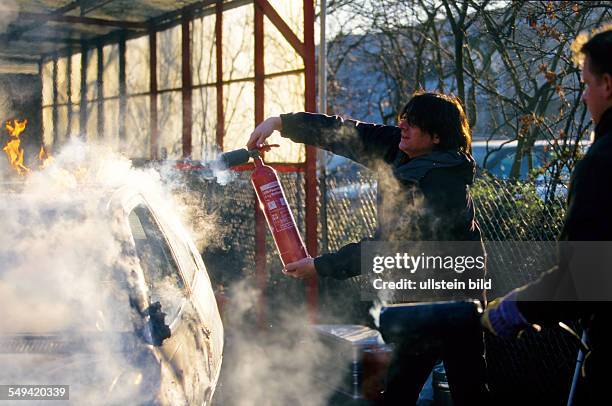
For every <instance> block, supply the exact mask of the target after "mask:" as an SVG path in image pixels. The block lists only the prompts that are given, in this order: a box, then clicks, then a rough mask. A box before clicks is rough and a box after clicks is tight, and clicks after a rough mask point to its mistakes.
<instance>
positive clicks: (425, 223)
mask: <svg viewBox="0 0 612 406" xmlns="http://www.w3.org/2000/svg"><path fill="white" fill-rule="evenodd" d="M398 121H399V126H398V127H395V126H386V125H378V124H369V123H363V122H359V121H355V120H350V119H342V118H341V117H339V116H327V115H323V114H314V113H304V112H302V113H290V114H281V115H280V116H276V117H270V118H268V119H266V120H264V121H263V122H262V123H261V124H259V125H258V126H257V127H256V128H255V130H254V131H253V133H252V134H251V136H250V139H249V141H248V143H247V147H248V148H249V149H253V148H256V147H261V146H262V145H264V142H265V140H266V139H267V138H268V137H269V136H270V135H271V134H272V133H273V132H274V131H279V132H280V133H281V135H282V136H284V137H287V138H290V139H291V140H292V141H294V142H299V143H304V144H308V145H312V146H315V147H319V148H322V149H325V150H328V151H331V152H333V153H335V154H338V155H342V156H344V157H346V158H349V159H351V160H353V161H355V162H358V163H360V164H362V165H364V166H366V167H368V168H370V169H373V170H375V171H376V172H377V173H378V175H379V179H378V228H377V230H376V234H375V236H374V240H381V241H402V240H404V241H481V235H480V229H479V227H478V224H477V223H476V220H475V213H474V207H473V204H472V199H471V196H470V194H469V190H468V186H469V185H470V184H472V182H473V178H474V175H475V168H476V165H475V162H474V159H473V158H472V156H471V135H470V128H469V125H468V122H467V118H466V116H465V113H464V111H463V108H462V106H461V103H460V102H459V100H458V99H457V98H456V97H454V96H449V95H445V94H441V93H423V92H420V93H416V94H415V95H414V96H413V98H412V99H411V100H410V101H409V102H408V103H407V104H406V105H405V106H404V108H403V109H402V110H401V113H400V115H399V117H398ZM362 241H363V240H362ZM360 249H361V242H357V243H351V244H348V245H346V246H344V247H342V248H341V249H340V250H339V251H338V252H335V253H328V254H323V255H321V256H319V257H317V258H310V257H308V258H305V259H302V260H299V261H296V262H293V263H289V264H286V265H285V269H284V270H283V272H284V273H285V274H286V275H288V276H291V277H295V278H309V277H312V276H314V275H315V274H318V275H319V276H321V277H332V278H336V279H345V278H349V277H352V276H356V275H359V274H360V273H361V255H360V252H361V251H360ZM477 299H481V300H484V292H483V296H482V297H479V298H477ZM483 348H484V346H483V340H482V333H481V332H469V333H467V334H465V335H464V336H463V337H461V338H460V337H454V338H453V340H452V342H449V343H448V348H445V350H444V352H443V354H442V353H441V352H440V351H433V350H432V351H431V352H429V353H423V354H418V355H410V356H399V355H398V354H399V353H401V352H400V351H398V352H397V353H396V359H395V360H394V361H393V362H392V364H391V367H390V372H389V376H388V380H387V391H386V392H385V395H384V402H383V403H384V404H388V405H396V404H410V403H415V402H416V400H417V399H418V395H419V392H420V390H421V388H422V387H423V384H424V382H425V380H426V379H427V377H428V375H429V373H430V372H431V369H432V367H433V366H434V365H435V363H436V362H437V361H438V360H439V359H443V361H444V363H445V367H446V372H447V376H448V380H449V384H450V387H451V392H452V395H453V399H454V401H455V403H456V404H458V405H460V404H470V405H474V404H484V399H485V396H486V392H487V389H486V384H485V363H484V357H483Z"/></svg>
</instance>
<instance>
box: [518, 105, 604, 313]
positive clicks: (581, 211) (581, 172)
mask: <svg viewBox="0 0 612 406" xmlns="http://www.w3.org/2000/svg"><path fill="white" fill-rule="evenodd" d="M611 133H612V108H610V109H608V110H606V111H605V113H604V114H603V116H602V118H601V120H600V122H599V124H598V125H597V127H596V128H595V140H594V142H593V144H592V145H591V147H590V148H589V150H588V151H587V153H586V155H585V156H584V158H583V159H582V160H581V161H580V162H578V163H577V164H576V168H575V170H574V172H573V173H572V177H571V179H570V186H569V192H568V200H567V201H568V207H567V212H566V215H565V221H564V224H563V229H562V231H561V235H560V237H559V240H560V241H612V134H611ZM563 247H564V246H563V245H562V244H560V249H561V250H564V248H563ZM569 259H570V258H568V255H567V253H566V252H561V253H560V261H559V265H558V266H556V267H554V268H553V269H551V270H549V271H547V272H545V273H544V274H543V275H542V276H541V277H540V278H539V279H538V280H536V281H535V282H533V283H530V284H528V285H526V286H525V287H523V288H522V289H521V290H520V291H519V293H518V296H517V297H518V299H519V300H520V301H522V302H523V303H519V309H520V310H521V312H522V313H523V314H524V315H525V317H526V318H527V319H528V320H529V321H532V322H534V323H544V324H545V323H546V322H552V321H557V320H559V319H560V318H561V317H573V316H577V315H578V316H579V315H581V313H582V312H585V311H586V312H588V309H586V308H585V307H584V306H578V303H571V304H568V303H556V304H554V303H552V304H548V305H547V304H545V303H540V304H535V303H527V302H530V301H539V300H546V301H550V300H559V299H570V300H575V299H579V297H577V296H576V291H575V288H574V280H573V279H574V277H576V275H571V274H570V273H569V264H568V261H569ZM611 296H612V295H611ZM587 307H588V306H587Z"/></svg>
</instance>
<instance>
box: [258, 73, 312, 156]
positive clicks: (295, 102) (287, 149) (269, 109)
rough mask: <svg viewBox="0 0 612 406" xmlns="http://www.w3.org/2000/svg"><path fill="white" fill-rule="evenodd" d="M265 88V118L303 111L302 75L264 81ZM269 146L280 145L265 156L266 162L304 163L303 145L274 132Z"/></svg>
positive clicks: (304, 151) (303, 86) (303, 84)
mask: <svg viewBox="0 0 612 406" xmlns="http://www.w3.org/2000/svg"><path fill="white" fill-rule="evenodd" d="M264 87H265V106H264V110H265V114H264V115H265V117H270V116H277V115H279V114H281V113H287V112H291V111H303V110H304V100H305V95H304V88H305V83H304V74H302V73H300V74H296V75H284V76H278V77H275V78H270V79H266V80H265V82H264ZM268 140H269V143H270V144H280V148H273V149H272V150H271V151H270V152H268V153H267V154H266V161H267V162H286V163H289V162H304V160H305V158H306V149H305V148H304V144H296V143H294V142H292V141H291V140H289V139H287V138H283V137H281V136H280V134H278V133H277V132H275V133H274V134H273V135H272V136H271V137H270V138H268Z"/></svg>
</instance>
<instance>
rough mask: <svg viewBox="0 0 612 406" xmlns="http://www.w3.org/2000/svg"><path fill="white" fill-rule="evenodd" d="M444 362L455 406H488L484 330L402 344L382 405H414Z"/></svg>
mask: <svg viewBox="0 0 612 406" xmlns="http://www.w3.org/2000/svg"><path fill="white" fill-rule="evenodd" d="M439 360H442V361H443V362H444V368H445V370H446V377H447V379H448V383H449V386H450V390H451V395H452V397H453V402H454V404H455V406H462V405H470V406H478V405H487V404H489V402H488V401H487V399H488V389H487V385H486V363H485V358H484V336H483V333H482V332H481V331H457V332H456V334H453V336H452V337H446V338H444V339H442V340H439V341H438V342H430V343H428V342H427V338H424V339H423V343H421V344H419V345H418V348H417V346H415V345H408V344H400V345H399V346H398V348H397V349H396V351H395V353H394V355H393V359H392V361H391V364H390V366H389V372H388V375H387V389H386V391H385V393H384V395H383V398H382V401H381V402H380V405H384V406H391V405H414V404H415V403H416V402H417V400H418V397H419V393H420V392H421V389H422V388H423V384H424V383H425V381H426V380H427V377H428V376H429V374H430V373H431V371H432V368H433V367H434V365H435V364H436V363H437V362H438V361H439Z"/></svg>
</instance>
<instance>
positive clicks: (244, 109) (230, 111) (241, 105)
mask: <svg viewBox="0 0 612 406" xmlns="http://www.w3.org/2000/svg"><path fill="white" fill-rule="evenodd" d="M254 98H255V85H254V84H253V82H239V83H231V84H229V85H225V86H223V110H224V112H225V117H224V119H225V124H224V126H225V127H224V128H225V138H224V139H223V150H224V151H231V150H234V149H239V148H244V145H245V144H246V142H247V141H248V139H249V135H250V134H251V132H252V131H253V125H254V122H255V107H254V100H255V99H254Z"/></svg>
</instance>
